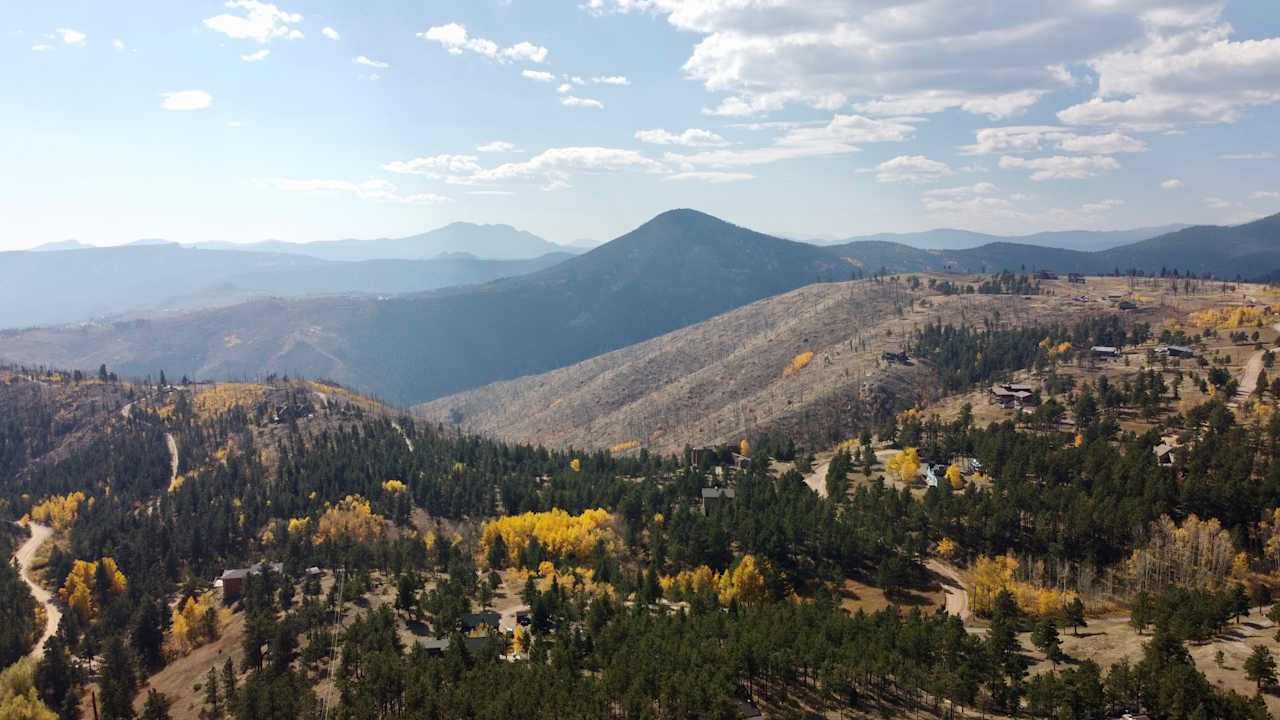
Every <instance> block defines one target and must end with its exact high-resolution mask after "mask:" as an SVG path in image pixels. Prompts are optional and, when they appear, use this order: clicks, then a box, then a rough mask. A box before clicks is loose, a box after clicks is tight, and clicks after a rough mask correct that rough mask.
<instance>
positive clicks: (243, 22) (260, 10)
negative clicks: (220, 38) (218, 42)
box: [204, 0, 303, 43]
mask: <svg viewBox="0 0 1280 720" xmlns="http://www.w3.org/2000/svg"><path fill="white" fill-rule="evenodd" d="M224 6H225V7H226V8H227V9H229V10H239V11H240V13H239V14H231V13H224V14H222V15H215V16H213V17H211V18H205V21H204V25H205V27H207V28H209V29H210V30H213V31H215V32H220V33H222V34H223V35H226V36H227V37H229V38H233V39H235V40H254V41H256V42H258V43H268V42H270V41H272V40H276V39H284V40H301V39H302V37H303V36H302V31H301V30H298V29H297V28H295V27H293V26H294V25H297V24H298V23H300V22H302V15H299V14H298V13H291V12H286V11H284V10H281V9H280V8H278V7H276V6H275V5H273V4H271V3H264V2H259V1H258V0H228V1H227V2H226V3H224Z"/></svg>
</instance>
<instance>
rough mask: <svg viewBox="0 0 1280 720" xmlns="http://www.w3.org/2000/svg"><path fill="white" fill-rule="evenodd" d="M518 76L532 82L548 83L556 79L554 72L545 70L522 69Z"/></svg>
mask: <svg viewBox="0 0 1280 720" xmlns="http://www.w3.org/2000/svg"><path fill="white" fill-rule="evenodd" d="M520 76H521V77H523V78H524V79H526V80H532V81H534V82H541V83H549V82H551V81H553V80H555V79H556V76H555V73H549V72H547V71H545V70H524V71H521V73H520Z"/></svg>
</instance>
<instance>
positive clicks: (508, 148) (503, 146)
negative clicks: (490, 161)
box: [476, 140, 518, 153]
mask: <svg viewBox="0 0 1280 720" xmlns="http://www.w3.org/2000/svg"><path fill="white" fill-rule="evenodd" d="M476 150H477V151H479V152H482V153H510V152H518V150H516V146H515V145H514V144H512V143H509V142H507V141H505V140H494V141H493V142H491V143H485V144H484V145H479V146H477V147H476Z"/></svg>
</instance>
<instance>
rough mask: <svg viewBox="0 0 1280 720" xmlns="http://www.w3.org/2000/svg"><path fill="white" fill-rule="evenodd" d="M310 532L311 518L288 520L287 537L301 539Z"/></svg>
mask: <svg viewBox="0 0 1280 720" xmlns="http://www.w3.org/2000/svg"><path fill="white" fill-rule="evenodd" d="M310 532H311V518H309V517H296V518H289V527H288V533H289V537H301V536H303V535H307V534H308V533H310Z"/></svg>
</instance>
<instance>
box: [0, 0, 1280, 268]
mask: <svg viewBox="0 0 1280 720" xmlns="http://www.w3.org/2000/svg"><path fill="white" fill-rule="evenodd" d="M0 20H2V22H0V68H3V69H2V70H0V73H2V76H3V78H4V82H3V83H0V167H3V172H0V249H5V250H12V249H20V248H25V247H31V246H35V245H38V244H41V243H46V242H53V241H61V240H66V239H70V238H74V239H78V240H80V241H82V242H88V243H93V244H103V245H105V244H119V243H124V242H130V241H134V240H137V239H141V238H164V239H168V240H174V241H179V242H200V241H232V242H249V241H257V240H263V239H267V238H277V239H281V240H288V241H296V242H305V241H314V240H332V239H338V238H347V237H362V238H369V237H386V236H403V235H410V234H414V233H418V232H423V231H425V230H429V229H432V228H435V227H439V226H441V225H444V224H446V223H449V222H453V221H467V222H483V223H508V224H511V225H515V226H517V227H520V228H523V229H526V230H529V231H531V232H534V233H537V234H539V235H541V236H543V237H545V238H547V239H549V240H552V241H555V242H562V243H571V242H575V241H579V240H584V239H585V240H591V241H595V242H602V241H605V240H608V239H611V238H613V237H616V236H618V235H621V234H623V233H625V232H626V231H628V230H630V229H632V228H634V227H636V226H637V225H639V224H641V223H643V222H644V221H645V220H647V219H649V218H650V217H652V216H654V215H656V214H658V213H660V212H662V211H664V210H668V209H671V208H677V207H691V208H696V209H699V210H702V211H705V212H708V213H711V214H713V215H716V216H718V217H722V218H724V219H726V220H729V221H731V222H734V223H737V224H739V225H744V226H747V227H751V228H753V229H757V230H761V231H764V232H771V233H776V234H783V235H786V236H788V237H796V238H838V237H848V236H854V235H864V234H870V233H877V232H902V231H915V230H924V229H928V228H933V227H961V228H967V229H972V230H979V231H985V232H993V233H998V234H1022V233H1029V232H1037V231H1041V230H1057V229H1068V228H1090V229H1102V228H1129V227H1142V226H1153V225H1163V224H1168V223H1175V222H1184V223H1221V224H1229V223H1238V222H1245V221H1247V220H1250V219H1253V218H1257V217H1261V216H1264V215H1267V214H1271V213H1274V212H1278V211H1280V133H1277V132H1276V129H1277V128H1280V12H1276V8H1275V0H1230V1H1229V2H1207V1H1205V0H1018V2H1009V1H1008V0H919V1H916V2H901V1H893V0H565V1H563V2H561V1H559V0H458V1H454V0H416V1H414V2H404V1H399V0H397V1H392V0H363V1H362V2H359V3H354V2H350V1H349V0H280V1H279V2H278V3H275V4H272V3H268V2H260V1H258V0H230V1H221V0H220V1H204V0H182V1H181V2H170V1H160V0H134V1H132V2H128V3H108V2H102V1H101V0H83V1H81V2H69V1H63V0H46V1H45V2H39V3H7V4H6V6H5V7H4V9H2V10H0Z"/></svg>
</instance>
